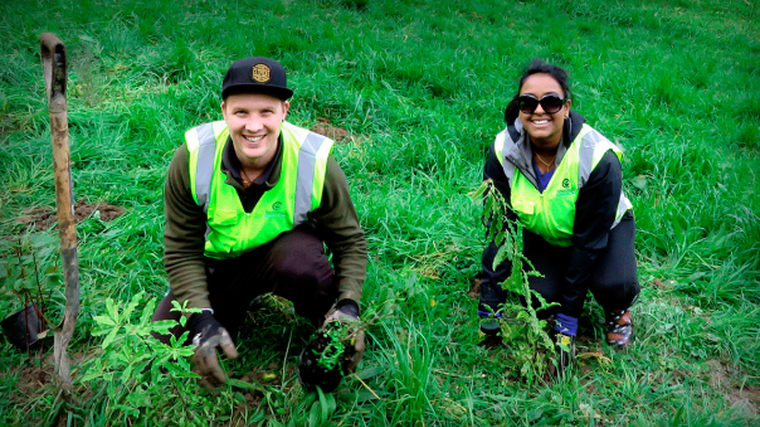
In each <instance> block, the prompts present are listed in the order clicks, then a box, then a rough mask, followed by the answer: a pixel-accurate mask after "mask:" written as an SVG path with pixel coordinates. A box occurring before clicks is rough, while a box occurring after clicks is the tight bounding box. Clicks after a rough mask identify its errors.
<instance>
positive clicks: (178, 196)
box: [164, 140, 367, 308]
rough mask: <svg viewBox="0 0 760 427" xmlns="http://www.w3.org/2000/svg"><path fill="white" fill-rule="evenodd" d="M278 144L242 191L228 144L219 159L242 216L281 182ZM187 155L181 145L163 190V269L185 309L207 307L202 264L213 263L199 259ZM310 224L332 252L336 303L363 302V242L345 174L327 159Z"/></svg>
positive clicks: (202, 218) (200, 236) (199, 221)
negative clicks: (262, 170) (268, 162)
mask: <svg viewBox="0 0 760 427" xmlns="http://www.w3.org/2000/svg"><path fill="white" fill-rule="evenodd" d="M281 153H282V143H280V144H279V147H278V153H277V155H276V157H275V158H274V160H273V162H272V164H271V167H270V168H269V169H268V170H267V171H266V172H265V173H264V174H262V176H260V177H259V178H258V179H256V181H255V182H254V184H253V185H251V186H250V187H248V189H244V188H243V186H242V184H241V183H240V182H239V179H240V172H239V171H240V164H239V162H238V161H237V158H236V157H235V156H234V154H232V150H231V142H230V141H229V140H228V142H227V147H225V153H224V155H223V158H224V160H223V165H222V167H223V169H222V170H223V172H224V173H225V174H226V175H227V179H226V181H225V182H226V183H227V184H229V185H232V186H233V187H235V189H237V192H238V195H239V196H240V200H241V203H242V205H243V206H244V208H245V210H246V212H250V211H251V210H253V207H254V206H255V205H256V203H257V202H258V201H259V199H260V198H261V195H262V194H263V192H264V191H267V190H268V189H271V188H272V187H274V185H276V184H277V182H278V181H279V179H280V172H281V165H282V156H281ZM188 162H189V153H188V150H187V146H186V145H185V144H182V146H181V147H179V148H178V149H177V151H176V152H175V153H174V157H173V158H172V161H171V164H170V165H169V171H168V174H167V177H166V184H165V188H164V202H165V206H164V210H165V214H166V228H165V230H164V266H165V268H166V272H167V275H168V278H169V285H170V287H171V289H172V292H173V293H174V296H175V298H176V299H177V301H178V302H179V303H180V304H182V303H183V302H184V301H188V306H189V307H195V308H203V307H210V306H211V304H210V302H209V299H208V290H207V284H206V273H205V265H206V263H208V262H213V260H211V259H210V258H207V257H205V256H204V255H203V250H204V244H205V240H204V233H205V232H206V214H205V213H204V212H203V208H202V207H201V206H198V205H197V204H196V203H195V200H194V199H193V195H192V192H191V189H190V172H189V167H188ZM308 217H309V220H308V222H309V223H311V224H313V226H314V227H315V229H316V230H317V233H318V235H319V236H320V237H321V238H322V240H323V241H324V242H325V244H326V245H327V247H328V248H329V249H330V251H331V252H332V256H333V257H332V262H333V267H334V269H335V276H336V280H337V283H338V301H340V300H343V299H350V300H353V301H356V302H357V303H358V302H359V300H360V299H361V294H362V287H363V283H364V280H365V278H366V271H367V243H366V241H365V239H364V231H363V230H362V229H361V227H360V226H359V219H358V216H357V214H356V209H355V208H354V205H353V202H352V201H351V197H350V194H349V190H348V183H347V181H346V176H345V174H344V173H343V170H342V169H341V168H340V166H339V165H338V163H337V161H336V160H335V158H334V157H333V156H332V155H330V157H329V160H328V163H327V171H326V175H325V184H324V190H323V195H322V204H321V205H320V206H319V207H318V208H317V209H315V210H314V211H312V212H310V213H309V215H308Z"/></svg>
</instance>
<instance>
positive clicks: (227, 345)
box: [188, 311, 238, 391]
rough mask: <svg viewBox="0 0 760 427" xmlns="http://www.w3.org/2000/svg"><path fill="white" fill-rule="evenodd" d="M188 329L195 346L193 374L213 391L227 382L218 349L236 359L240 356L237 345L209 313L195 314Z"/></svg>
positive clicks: (207, 388) (206, 387)
mask: <svg viewBox="0 0 760 427" xmlns="http://www.w3.org/2000/svg"><path fill="white" fill-rule="evenodd" d="M188 329H190V337H191V338H192V340H193V345H194V346H195V351H194V352H193V372H195V373H197V374H199V375H200V376H201V379H200V380H199V382H200V384H201V385H202V386H203V388H205V389H206V390H209V391H213V390H214V387H216V386H218V385H222V384H224V383H225V382H226V381H227V376H226V375H225V374H224V371H223V370H222V367H221V366H220V365H219V357H218V356H217V354H216V348H217V347H221V348H222V350H223V351H224V353H225V354H226V355H227V356H228V357H230V358H232V359H234V358H236V357H237V356H238V353H237V350H235V344H234V343H233V342H232V339H231V338H230V334H229V333H227V330H226V329H224V327H223V326H222V325H221V324H220V323H219V322H217V320H216V319H215V318H214V315H213V314H211V312H209V311H203V312H201V313H195V314H193V315H192V316H191V317H190V320H189V322H188Z"/></svg>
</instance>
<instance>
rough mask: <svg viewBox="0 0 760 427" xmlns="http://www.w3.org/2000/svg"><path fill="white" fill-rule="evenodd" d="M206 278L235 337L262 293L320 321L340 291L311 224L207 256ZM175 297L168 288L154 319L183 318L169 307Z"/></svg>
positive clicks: (216, 312)
mask: <svg viewBox="0 0 760 427" xmlns="http://www.w3.org/2000/svg"><path fill="white" fill-rule="evenodd" d="M206 280H207V283H208V291H209V300H210V301H211V308H212V309H213V310H214V317H215V318H216V320H218V321H219V323H221V324H222V326H224V328H225V329H227V331H228V332H229V333H230V335H231V336H232V337H235V336H236V335H237V332H238V330H239V328H240V326H241V325H242V323H243V321H244V320H245V315H246V312H247V310H248V306H249V305H250V303H251V301H253V299H254V298H256V297H257V296H259V295H263V294H265V293H268V292H271V293H273V294H275V295H279V296H281V297H283V298H285V299H287V300H289V301H292V302H293V307H294V309H295V311H296V313H298V314H299V315H301V316H303V317H306V318H308V319H310V320H312V321H314V322H318V321H319V320H321V317H322V316H324V315H325V314H326V313H327V311H328V310H329V309H330V307H331V306H332V304H333V303H334V302H335V298H336V297H337V294H338V288H337V284H336V283H335V280H334V275H333V269H332V266H331V265H330V261H329V260H328V259H327V256H326V255H325V252H324V246H323V243H322V240H320V239H319V237H318V236H317V234H316V232H315V231H314V230H313V229H312V228H311V227H309V226H300V227H297V228H296V229H294V230H291V231H288V232H286V233H283V234H281V235H280V236H278V237H277V238H276V239H274V240H273V241H271V242H269V243H267V244H266V245H263V246H260V247H258V248H256V249H254V250H252V251H250V252H246V253H245V254H243V255H241V256H240V257H238V258H233V259H226V260H208V262H207V265H206ZM173 299H174V295H173V294H172V293H171V291H169V292H168V293H167V294H166V295H165V296H164V298H163V300H162V301H161V302H160V303H159V305H158V307H157V308H156V312H155V314H154V315H153V320H163V319H174V320H178V319H179V313H177V312H172V311H170V310H171V308H172V304H171V301H172V300H173ZM182 332H183V331H182V330H180V329H179V328H177V329H175V330H173V331H172V333H173V334H174V335H176V336H179V335H180V334H181V333H182ZM165 338H166V339H168V337H165Z"/></svg>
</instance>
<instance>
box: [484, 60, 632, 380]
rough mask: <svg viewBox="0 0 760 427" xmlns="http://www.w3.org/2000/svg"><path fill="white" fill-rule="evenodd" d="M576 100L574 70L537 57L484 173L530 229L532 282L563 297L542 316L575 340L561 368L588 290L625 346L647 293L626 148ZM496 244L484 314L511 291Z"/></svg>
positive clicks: (550, 295)
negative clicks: (641, 279) (634, 307)
mask: <svg viewBox="0 0 760 427" xmlns="http://www.w3.org/2000/svg"><path fill="white" fill-rule="evenodd" d="M571 105H572V101H571V99H570V89H569V86H568V78H567V73H566V72H565V71H564V70H563V69H561V68H559V67H557V66H554V65H550V64H547V63H546V62H544V61H542V60H539V59H535V60H533V62H531V64H530V65H529V66H528V68H527V70H526V71H525V72H524V74H523V75H522V77H521V78H520V83H519V87H518V92H517V94H516V95H515V97H514V98H513V99H512V101H511V102H510V103H509V105H508V106H507V109H506V112H505V119H506V122H507V128H506V129H505V130H504V131H502V132H501V133H499V134H498V135H497V136H496V140H495V142H494V144H493V146H492V147H491V150H490V152H489V154H488V159H487V160H486V164H485V170H484V179H486V180H488V179H491V180H492V182H493V184H494V186H495V188H496V189H497V190H498V191H499V192H500V193H501V195H502V196H503V198H504V200H505V201H506V202H507V204H508V205H509V210H508V211H507V212H506V217H507V218H509V219H511V220H516V221H520V222H521V223H522V225H523V226H524V231H523V254H524V255H525V257H526V258H527V259H528V260H530V261H531V263H532V264H533V266H534V267H535V269H536V270H537V271H538V272H540V273H541V274H542V275H543V277H530V287H531V289H534V290H535V291H537V292H538V293H540V294H541V295H542V296H543V297H544V299H546V301H547V302H556V303H559V305H558V306H554V307H552V308H551V309H549V310H547V311H550V312H546V313H540V315H542V316H547V317H548V316H553V320H554V322H553V323H554V328H555V331H556V332H557V333H558V338H559V339H558V341H560V342H563V343H565V344H569V349H570V350H571V351H570V352H569V353H568V352H567V351H566V350H565V351H563V352H561V353H560V355H561V357H560V359H561V360H560V364H561V366H560V367H564V366H566V364H567V363H569V361H570V359H571V358H572V354H573V350H574V338H575V335H576V334H577V330H578V317H579V316H580V314H581V312H582V310H583V303H584V300H585V297H586V294H587V292H588V290H590V291H591V293H592V294H593V295H594V298H595V299H596V300H597V302H598V303H599V304H600V305H601V306H602V307H603V308H604V310H605V314H606V319H607V324H606V338H607V342H608V343H610V344H611V345H613V346H616V347H619V348H624V347H625V346H626V345H628V343H629V342H630V341H631V338H632V336H633V322H632V320H631V314H630V312H629V311H628V310H629V307H630V306H631V304H633V302H634V300H635V299H636V297H637V296H638V294H639V291H640V287H639V283H638V280H637V277H636V259H635V257H634V247H633V244H634V234H635V225H634V219H633V210H632V209H631V204H630V202H629V201H628V199H627V198H626V197H625V195H624V194H623V192H622V169H621V165H620V157H621V156H622V153H621V151H620V150H619V149H618V148H617V147H616V146H615V145H614V144H612V143H611V142H610V141H609V140H607V139H606V138H605V137H604V136H602V135H601V134H600V133H599V132H597V131H596V130H594V129H593V128H591V127H590V126H589V125H587V124H585V119H584V118H583V116H581V115H580V114H578V113H577V112H575V111H571V110H570V106H571ZM497 249H498V248H497V247H496V245H495V244H494V242H491V243H490V244H489V245H488V247H487V248H486V250H485V251H484V254H483V266H482V272H481V274H480V278H481V280H482V283H481V290H480V307H479V314H480V315H481V317H488V316H489V315H490V313H493V312H495V311H497V310H498V305H499V304H500V303H502V302H504V300H505V298H506V295H505V293H504V291H503V290H502V288H501V286H500V283H502V282H503V281H504V280H505V279H506V278H507V277H508V276H509V273H510V271H511V267H512V266H511V264H510V262H509V261H505V262H503V263H501V264H500V265H498V266H496V268H493V260H494V256H495V255H496V251H497ZM489 323H490V324H489ZM494 323H495V322H487V323H484V324H483V326H482V329H483V331H484V332H486V333H495V332H496V331H497V330H498V329H497V328H496V327H494V326H493V325H494ZM560 348H562V347H561V346H560ZM565 348H567V347H565ZM563 350H564V349H563Z"/></svg>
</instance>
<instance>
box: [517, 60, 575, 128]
mask: <svg viewBox="0 0 760 427" xmlns="http://www.w3.org/2000/svg"><path fill="white" fill-rule="evenodd" d="M533 74H549V75H550V76H552V77H553V78H554V80H556V81H557V83H559V85H560V86H561V87H562V91H563V92H565V93H564V97H565V99H569V98H570V85H569V83H568V79H567V72H566V71H565V70H563V69H562V68H560V67H558V66H556V65H551V64H548V63H546V62H545V61H544V60H542V59H538V58H535V59H533V60H532V61H531V62H530V65H528V67H527V68H526V69H525V71H524V72H523V75H522V77H520V84H519V85H518V86H517V93H515V96H514V97H513V98H512V100H511V101H509V104H508V105H507V109H506V110H505V111H504V120H505V121H506V122H507V123H508V124H512V123H513V122H514V121H515V120H517V117H518V116H519V114H520V108H519V107H520V106H519V105H518V98H519V97H520V89H521V88H522V86H523V83H525V80H526V79H527V78H528V77H530V76H532V75H533Z"/></svg>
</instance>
